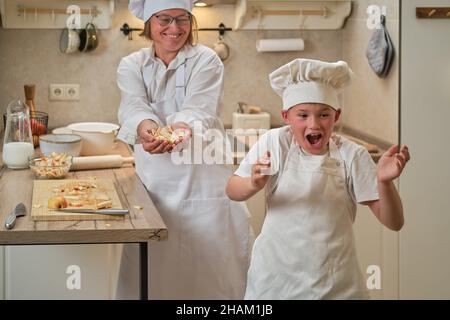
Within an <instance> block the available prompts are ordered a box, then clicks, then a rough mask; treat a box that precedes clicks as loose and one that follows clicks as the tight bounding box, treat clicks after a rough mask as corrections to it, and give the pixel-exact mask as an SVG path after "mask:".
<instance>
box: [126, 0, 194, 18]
mask: <svg viewBox="0 0 450 320" xmlns="http://www.w3.org/2000/svg"><path fill="white" fill-rule="evenodd" d="M192 6H193V1H192V0H130V4H129V5H128V9H129V10H130V11H131V13H132V14H133V15H134V16H136V17H137V18H139V19H141V20H144V22H146V21H147V20H148V19H150V17H151V16H152V15H154V14H155V13H157V12H159V11H162V10H167V9H184V10H186V11H188V12H192Z"/></svg>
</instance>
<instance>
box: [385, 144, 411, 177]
mask: <svg viewBox="0 0 450 320" xmlns="http://www.w3.org/2000/svg"><path fill="white" fill-rule="evenodd" d="M409 159H410V155H409V151H408V147H407V146H406V145H403V146H402V147H401V149H400V152H399V153H397V146H396V145H393V146H392V147H390V148H389V149H388V151H386V152H385V153H384V154H383V155H382V156H381V158H380V160H379V161H378V181H379V182H390V181H392V180H394V179H395V178H398V177H399V176H400V174H401V173H402V171H403V168H404V167H405V165H406V162H408V161H409Z"/></svg>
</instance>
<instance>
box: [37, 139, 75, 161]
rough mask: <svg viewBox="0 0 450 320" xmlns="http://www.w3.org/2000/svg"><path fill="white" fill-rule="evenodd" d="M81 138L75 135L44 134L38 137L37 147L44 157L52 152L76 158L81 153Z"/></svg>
mask: <svg viewBox="0 0 450 320" xmlns="http://www.w3.org/2000/svg"><path fill="white" fill-rule="evenodd" d="M81 145H82V143H81V137H80V136H79V135H76V134H45V135H41V136H39V147H40V148H41V152H42V154H43V155H45V156H49V155H50V154H51V153H52V152H56V153H65V154H67V155H70V156H74V157H78V156H79V155H80V152H81Z"/></svg>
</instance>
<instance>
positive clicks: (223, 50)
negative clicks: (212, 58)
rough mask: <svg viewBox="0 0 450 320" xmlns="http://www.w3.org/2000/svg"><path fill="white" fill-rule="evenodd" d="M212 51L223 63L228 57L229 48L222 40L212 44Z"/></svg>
mask: <svg viewBox="0 0 450 320" xmlns="http://www.w3.org/2000/svg"><path fill="white" fill-rule="evenodd" d="M213 49H214V51H215V52H216V53H217V55H218V56H219V58H220V60H222V61H225V60H227V59H228V58H229V57H230V48H229V47H228V45H227V44H226V43H225V42H224V41H223V40H222V39H220V40H219V41H218V42H217V43H216V44H214V46H213Z"/></svg>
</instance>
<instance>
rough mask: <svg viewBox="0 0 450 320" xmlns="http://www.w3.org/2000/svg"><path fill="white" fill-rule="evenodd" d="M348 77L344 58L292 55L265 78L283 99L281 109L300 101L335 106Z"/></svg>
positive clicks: (350, 71) (348, 80)
mask: <svg viewBox="0 0 450 320" xmlns="http://www.w3.org/2000/svg"><path fill="white" fill-rule="evenodd" d="M351 77H352V70H351V69H350V67H349V66H348V65H347V63H346V62H345V61H338V62H324V61H319V60H311V59H295V60H294V61H291V62H289V63H288V64H285V65H284V66H282V67H280V68H278V69H277V70H275V71H273V72H272V73H271V74H270V75H269V80H270V85H271V86H272V89H273V90H275V92H276V93H277V94H278V95H279V96H280V97H281V98H282V99H283V110H288V109H289V108H291V107H293V106H295V105H297V104H300V103H323V104H326V105H329V106H330V107H332V108H334V109H338V108H340V107H341V105H340V103H339V98H338V95H339V93H340V91H341V89H342V88H344V87H345V86H347V85H349V84H350V81H351Z"/></svg>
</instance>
